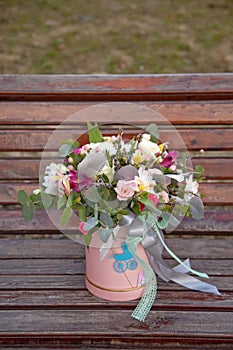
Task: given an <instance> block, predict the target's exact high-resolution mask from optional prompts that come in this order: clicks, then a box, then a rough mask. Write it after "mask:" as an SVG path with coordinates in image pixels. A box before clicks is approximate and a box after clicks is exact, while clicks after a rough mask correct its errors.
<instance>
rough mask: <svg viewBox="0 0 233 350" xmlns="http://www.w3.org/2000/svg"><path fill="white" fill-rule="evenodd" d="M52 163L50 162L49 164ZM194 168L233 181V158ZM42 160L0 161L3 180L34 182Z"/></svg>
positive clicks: (205, 161)
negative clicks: (201, 168) (202, 168)
mask: <svg viewBox="0 0 233 350" xmlns="http://www.w3.org/2000/svg"><path fill="white" fill-rule="evenodd" d="M50 162H51V161H50V160H48V164H49V163H50ZM192 163H193V166H195V165H197V164H200V165H202V166H203V167H204V169H205V177H206V178H207V179H211V180H213V179H219V180H224V179H229V180H231V179H233V172H232V169H233V158H196V159H193V160H192ZM39 166H40V159H22V158H15V159H13V158H11V159H0V174H1V180H7V181H8V180H34V181H36V180H37V179H38V176H39Z"/></svg>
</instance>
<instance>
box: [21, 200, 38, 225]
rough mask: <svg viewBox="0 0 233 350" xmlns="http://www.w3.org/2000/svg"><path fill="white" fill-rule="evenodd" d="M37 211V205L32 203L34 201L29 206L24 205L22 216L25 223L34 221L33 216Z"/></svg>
mask: <svg viewBox="0 0 233 350" xmlns="http://www.w3.org/2000/svg"><path fill="white" fill-rule="evenodd" d="M35 209H36V208H35V205H34V204H33V203H32V201H30V202H28V203H27V204H23V206H22V214H23V217H24V220H25V221H30V220H32V218H33V215H34V213H35Z"/></svg>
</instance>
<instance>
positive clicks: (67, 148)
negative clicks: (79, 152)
mask: <svg viewBox="0 0 233 350" xmlns="http://www.w3.org/2000/svg"><path fill="white" fill-rule="evenodd" d="M71 152H72V145H68V144H63V145H61V146H60V147H59V155H60V156H61V157H66V156H68V154H70V153H71Z"/></svg>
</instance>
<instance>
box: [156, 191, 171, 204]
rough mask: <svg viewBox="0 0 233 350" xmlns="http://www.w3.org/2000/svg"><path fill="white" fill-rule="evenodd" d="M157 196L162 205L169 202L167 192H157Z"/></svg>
mask: <svg viewBox="0 0 233 350" xmlns="http://www.w3.org/2000/svg"><path fill="white" fill-rule="evenodd" d="M157 195H158V196H159V197H160V198H161V199H162V201H163V202H164V203H168V202H169V197H168V193H167V192H165V191H162V192H159V193H158V194H157Z"/></svg>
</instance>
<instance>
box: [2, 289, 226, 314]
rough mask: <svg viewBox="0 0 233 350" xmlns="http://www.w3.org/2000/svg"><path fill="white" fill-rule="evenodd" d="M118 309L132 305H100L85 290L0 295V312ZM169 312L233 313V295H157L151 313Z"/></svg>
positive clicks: (186, 291)
mask: <svg viewBox="0 0 233 350" xmlns="http://www.w3.org/2000/svg"><path fill="white" fill-rule="evenodd" d="M103 303H104V304H105V305H106V306H108V307H113V308H114V307H116V305H117V304H118V305H120V307H121V308H123V309H129V308H133V306H134V305H135V303H136V302H135V301H124V302H118V303H116V302H115V301H103V300H101V299H100V298H97V297H95V296H94V295H92V294H90V293H89V292H88V291H87V290H82V289H79V290H63V291H62V293H61V292H60V291H57V290H49V291H48V290H14V291H13V290H7V291H0V309H5V308H7V309H8V310H9V309H19V308H21V309H23V308H27V309H28V308H31V309H32V308H39V307H41V308H43V307H44V308H45V307H46V308H55V307H56V308H59V307H70V308H80V307H86V305H89V306H90V307H91V308H95V307H96V308H97V307H103ZM158 308H159V309H164V310H167V309H173V310H175V309H176V310H181V309H183V310H191V309H192V310H200V309H201V310H203V311H206V310H208V309H209V308H211V309H212V310H213V311H217V310H218V311H220V310H221V311H223V310H229V311H230V310H233V292H224V293H223V294H222V295H221V296H216V295H213V294H208V293H198V292H194V291H191V290H187V289H183V290H176V291H172V290H169V291H165V290H160V289H159V291H158V294H157V297H156V301H155V303H154V306H153V309H154V310H156V309H158Z"/></svg>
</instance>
